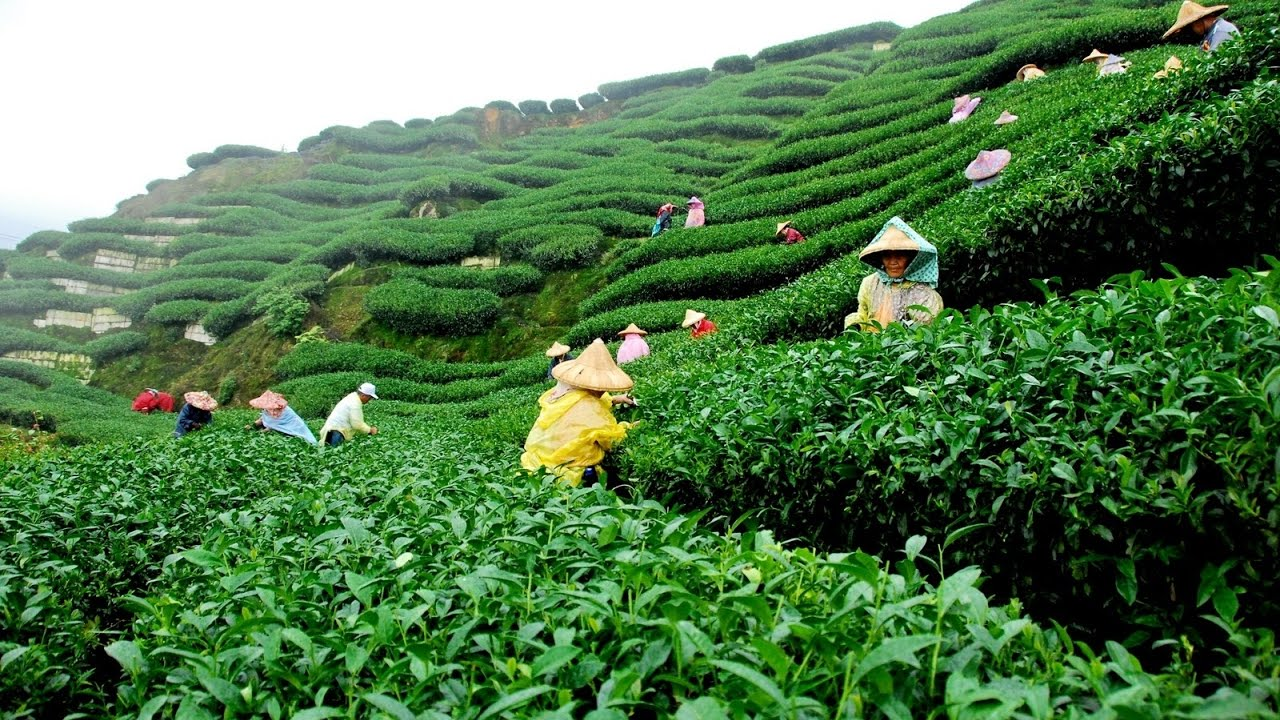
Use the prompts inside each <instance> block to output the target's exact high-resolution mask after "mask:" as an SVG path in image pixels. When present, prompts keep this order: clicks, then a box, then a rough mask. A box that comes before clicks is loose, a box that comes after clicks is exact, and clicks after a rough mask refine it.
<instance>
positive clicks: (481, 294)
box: [364, 279, 502, 336]
mask: <svg viewBox="0 0 1280 720" xmlns="http://www.w3.org/2000/svg"><path fill="white" fill-rule="evenodd" d="M364 308H365V312H367V313H369V315H371V316H372V317H373V319H374V320H376V321H378V322H380V323H382V324H383V325H385V326H387V327H389V328H395V329H396V330H398V331H400V332H406V333H414V334H429V335H450V336H463V335H474V334H476V333H480V332H483V331H485V330H486V329H488V328H489V327H490V326H491V325H493V323H494V321H495V320H497V319H498V315H499V313H501V312H502V300H501V298H499V297H498V296H497V295H496V294H495V293H493V292H491V291H489V290H477V289H467V290H459V289H454V288H436V287H431V286H430V285H425V284H423V283H420V282H417V281H414V280H406V279H397V280H391V281H389V282H386V283H383V284H382V285H379V286H377V287H375V288H374V289H372V290H370V291H369V294H367V295H365V298H364Z"/></svg>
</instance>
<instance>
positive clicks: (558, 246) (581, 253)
mask: <svg viewBox="0 0 1280 720" xmlns="http://www.w3.org/2000/svg"><path fill="white" fill-rule="evenodd" d="M599 256H600V240H599V237H598V236H597V237H589V236H576V237H573V236H562V237H556V238H553V239H551V240H548V241H546V242H544V243H540V244H538V245H536V246H534V248H533V249H532V250H530V251H529V262H530V263H532V264H533V266H534V267H536V268H538V269H539V270H542V271H544V272H552V271H555V270H568V269H571V268H576V267H584V266H586V265H590V264H592V263H594V262H595V260H596V258H598V257H599Z"/></svg>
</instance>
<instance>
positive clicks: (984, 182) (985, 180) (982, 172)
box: [964, 149, 1013, 188]
mask: <svg viewBox="0 0 1280 720" xmlns="http://www.w3.org/2000/svg"><path fill="white" fill-rule="evenodd" d="M1011 157H1013V156H1012V154H1010V152H1009V151H1008V150H1004V149H1001V150H982V151H979V152H978V157H976V158H974V160H973V162H971V163H969V166H968V167H966V168H965V169H964V176H965V177H966V178H968V179H970V180H972V181H973V187H974V188H983V187H986V186H988V185H993V184H995V182H996V181H997V180H999V179H1000V171H1002V170H1004V169H1005V166H1006V165H1008V164H1009V159H1010V158H1011Z"/></svg>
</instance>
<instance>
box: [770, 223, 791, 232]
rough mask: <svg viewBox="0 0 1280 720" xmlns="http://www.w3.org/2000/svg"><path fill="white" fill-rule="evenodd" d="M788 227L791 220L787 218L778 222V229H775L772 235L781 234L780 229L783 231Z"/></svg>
mask: <svg viewBox="0 0 1280 720" xmlns="http://www.w3.org/2000/svg"><path fill="white" fill-rule="evenodd" d="M789 227H791V221H790V220H788V221H786V222H780V223H778V229H777V231H776V232H774V233H773V234H774V235H781V234H782V231H783V230H786V229H787V228H789Z"/></svg>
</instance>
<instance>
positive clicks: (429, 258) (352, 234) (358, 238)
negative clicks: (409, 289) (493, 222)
mask: <svg viewBox="0 0 1280 720" xmlns="http://www.w3.org/2000/svg"><path fill="white" fill-rule="evenodd" d="M433 229H434V228H433V226H432V225H431V224H430V223H428V222H426V221H423V220H417V219H404V218H398V219H395V220H385V221H382V222H379V223H366V224H364V225H361V226H359V227H358V228H357V229H355V230H351V231H348V232H346V233H344V234H343V235H342V236H341V237H339V238H338V239H336V240H333V241H331V242H329V243H326V244H325V245H324V246H323V247H321V248H319V249H317V250H316V251H315V252H314V253H311V254H310V255H309V256H308V261H309V262H312V263H318V264H321V265H325V266H327V267H330V268H337V267H341V266H343V265H346V264H347V263H349V262H353V261H355V262H360V263H361V264H365V265H367V264H370V263H373V262H377V261H383V260H397V261H401V262H409V263H414V264H419V265H429V264H432V263H441V262H454V261H457V260H459V259H461V258H463V257H465V256H467V255H469V254H471V252H472V251H473V250H474V249H475V241H474V240H472V239H471V238H470V237H469V236H467V235H464V234H461V233H448V232H443V233H433V232H430V231H431V230H433Z"/></svg>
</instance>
